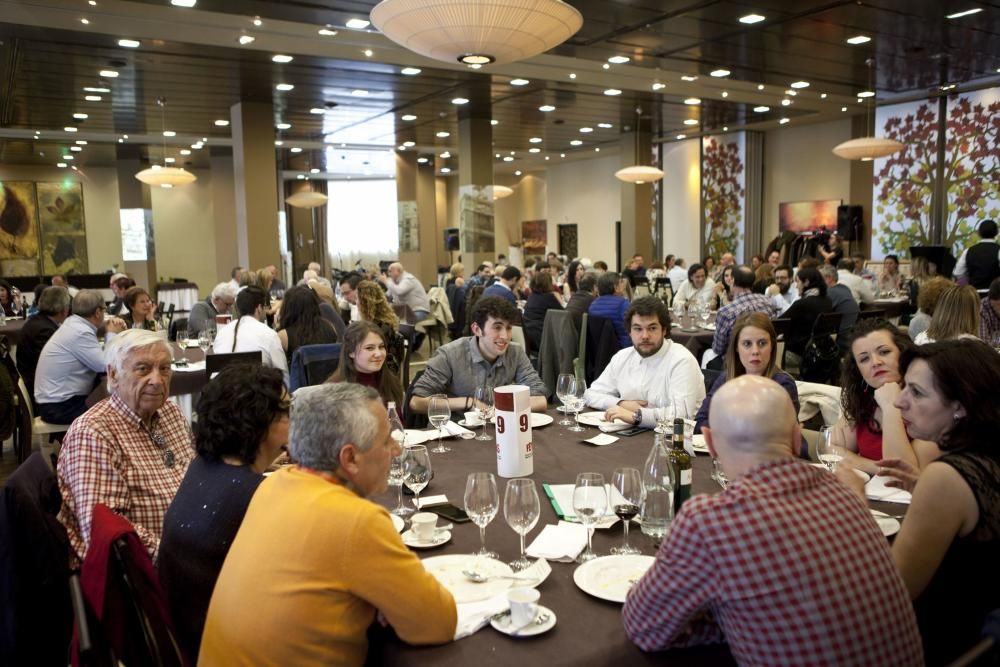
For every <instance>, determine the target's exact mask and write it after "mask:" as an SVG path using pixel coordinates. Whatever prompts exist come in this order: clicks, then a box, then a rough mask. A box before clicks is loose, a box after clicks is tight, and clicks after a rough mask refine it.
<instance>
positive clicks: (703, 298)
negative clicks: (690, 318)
mask: <svg viewBox="0 0 1000 667" xmlns="http://www.w3.org/2000/svg"><path fill="white" fill-rule="evenodd" d="M714 294H715V281H714V280H712V279H711V278H705V284H704V285H702V287H701V289H695V288H694V285H692V284H691V281H690V280H685V281H684V284H683V285H681V288H680V289H679V290H677V292H676V294H674V304H678V303H680V304H688V303H689V302H690V305H694V304H701V303H708V302H709V301H711V300H712V296H714Z"/></svg>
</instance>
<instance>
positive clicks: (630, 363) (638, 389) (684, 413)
mask: <svg viewBox="0 0 1000 667" xmlns="http://www.w3.org/2000/svg"><path fill="white" fill-rule="evenodd" d="M704 398H705V378H704V377H703V376H702V374H701V369H700V368H699V367H698V361H697V360H696V359H695V358H694V355H693V354H691V352H690V350H688V349H687V348H686V347H684V346H683V345H678V344H677V343H674V342H673V341H671V340H669V339H668V340H665V341H664V342H663V346H662V347H661V348H660V350H659V352H657V353H656V354H654V355H653V356H651V357H643V356H642V355H640V354H639V352H638V351H636V349H635V347H629V348H626V349H624V350H620V351H618V352H616V353H615V356H613V357H611V361H610V362H608V365H607V367H605V369H604V372H603V373H601V376H600V377H599V378H597V379H596V380H594V384H592V385H591V386H590V388H589V389H588V390H587V393H586V394H584V400H585V401H586V403H587V405H589V406H590V407H592V408H596V409H598V410H607V409H608V408H610V407H612V406H614V405H617V404H618V401H621V400H626V401H646V402H647V403H649V407H647V408H642V426H644V427H646V428H651V427H653V426H655V424H656V415H655V412H654V408H655V407H657V406H661V407H665V408H667V410H668V412H669V413H670V415H671V417H670V418H671V419H673V417H674V415H673V408H674V405H675V404H676V406H677V408H678V412H680V414H679V415H676V416H679V417H684V418H686V419H694V416H695V414H696V413H697V412H698V408H699V407H701V402H702V400H704Z"/></svg>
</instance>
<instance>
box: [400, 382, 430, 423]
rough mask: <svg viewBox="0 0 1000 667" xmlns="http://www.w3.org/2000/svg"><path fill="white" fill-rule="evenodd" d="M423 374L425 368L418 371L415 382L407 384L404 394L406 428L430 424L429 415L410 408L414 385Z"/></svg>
mask: <svg viewBox="0 0 1000 667" xmlns="http://www.w3.org/2000/svg"><path fill="white" fill-rule="evenodd" d="M423 374H424V371H423V369H421V370H419V371H417V374H416V375H414V376H413V383H412V384H408V385H406V392H405V393H404V395H403V426H405V427H406V428H426V427H427V424H428V422H427V415H421V414H415V413H413V412H412V411H411V410H410V399H411V398H413V387H414V385H416V384H417V380H419V379H420V376H421V375H423Z"/></svg>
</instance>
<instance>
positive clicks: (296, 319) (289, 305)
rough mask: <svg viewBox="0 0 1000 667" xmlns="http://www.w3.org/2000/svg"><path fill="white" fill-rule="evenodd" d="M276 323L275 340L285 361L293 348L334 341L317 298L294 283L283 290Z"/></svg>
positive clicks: (293, 350) (289, 358)
mask: <svg viewBox="0 0 1000 667" xmlns="http://www.w3.org/2000/svg"><path fill="white" fill-rule="evenodd" d="M280 322H281V324H280V325H279V326H278V339H279V340H281V348H282V349H283V350H284V351H285V356H286V357H287V358H288V361H289V362H291V360H292V355H293V354H294V353H295V350H297V349H299V348H300V347H302V346H303V345H322V344H324V343H336V342H337V330H336V329H334V328H333V325H332V324H330V322H328V321H327V320H326V319H324V317H323V314H322V313H321V312H320V309H319V297H318V296H316V293H315V292H313V291H312V290H311V289H309V288H308V287H305V286H302V285H297V286H295V287H292V288H290V289H288V291H286V292H285V298H284V299H283V300H282V302H281V311H280Z"/></svg>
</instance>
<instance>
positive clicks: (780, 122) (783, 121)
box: [778, 118, 788, 125]
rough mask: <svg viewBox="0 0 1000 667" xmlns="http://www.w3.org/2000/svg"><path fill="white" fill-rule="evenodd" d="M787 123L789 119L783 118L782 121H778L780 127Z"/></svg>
mask: <svg viewBox="0 0 1000 667" xmlns="http://www.w3.org/2000/svg"><path fill="white" fill-rule="evenodd" d="M787 122H788V119H787V118H782V119H781V120H779V121H778V124H779V125H784V124H785V123H787Z"/></svg>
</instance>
